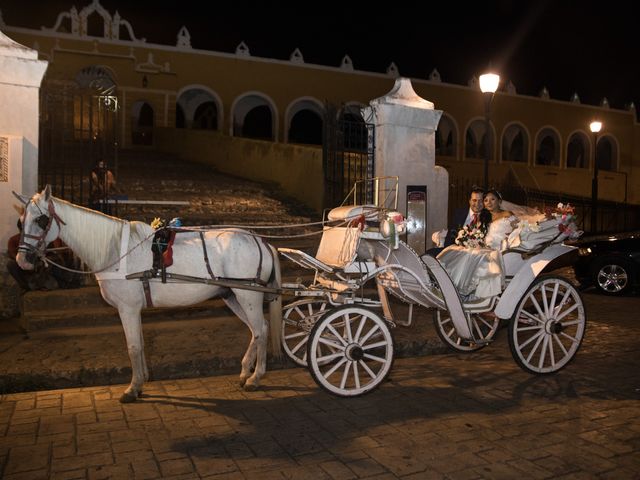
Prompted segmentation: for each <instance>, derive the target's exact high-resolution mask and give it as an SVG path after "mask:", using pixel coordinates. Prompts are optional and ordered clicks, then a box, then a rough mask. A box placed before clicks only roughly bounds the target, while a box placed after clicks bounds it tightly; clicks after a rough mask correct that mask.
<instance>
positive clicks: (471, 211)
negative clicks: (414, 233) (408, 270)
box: [425, 187, 484, 257]
mask: <svg viewBox="0 0 640 480" xmlns="http://www.w3.org/2000/svg"><path fill="white" fill-rule="evenodd" d="M483 208H484V190H483V189H482V188H480V187H472V189H471V195H470V196H469V208H458V209H456V210H455V211H454V212H453V227H449V229H445V230H442V231H440V232H436V233H434V235H433V237H432V238H433V240H434V243H438V244H439V245H442V246H438V247H434V248H430V249H429V250H427V251H426V253H425V255H431V256H432V257H435V256H437V255H438V254H439V253H440V252H441V251H442V250H444V249H445V248H446V247H448V246H449V245H452V244H453V243H454V242H455V240H456V236H457V235H458V231H459V230H460V228H461V227H463V226H465V225H469V224H475V223H476V222H477V221H478V220H479V218H480V212H481V211H482V209H483ZM436 237H438V238H437V240H438V241H437V242H436Z"/></svg>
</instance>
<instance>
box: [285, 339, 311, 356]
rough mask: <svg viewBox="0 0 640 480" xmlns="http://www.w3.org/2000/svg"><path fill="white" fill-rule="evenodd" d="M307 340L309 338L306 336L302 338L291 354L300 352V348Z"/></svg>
mask: <svg viewBox="0 0 640 480" xmlns="http://www.w3.org/2000/svg"><path fill="white" fill-rule="evenodd" d="M289 338H290V337H289ZM308 338H309V337H308V336H307V335H305V336H304V338H303V339H302V340H300V341H299V342H298V343H297V344H296V346H295V347H293V348H292V349H291V353H296V352H297V351H298V350H300V347H302V346H303V345H306V343H307V340H308Z"/></svg>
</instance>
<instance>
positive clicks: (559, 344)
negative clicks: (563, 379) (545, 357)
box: [553, 335, 569, 357]
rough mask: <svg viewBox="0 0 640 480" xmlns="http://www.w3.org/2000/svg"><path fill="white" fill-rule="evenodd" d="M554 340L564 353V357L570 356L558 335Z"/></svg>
mask: <svg viewBox="0 0 640 480" xmlns="http://www.w3.org/2000/svg"><path fill="white" fill-rule="evenodd" d="M553 339H554V340H555V341H556V343H557V344H558V346H559V347H560V348H561V349H562V353H564V356H565V357H566V356H567V355H569V352H568V351H567V349H566V348H564V345H563V344H562V342H561V341H560V339H559V338H558V336H557V335H554V336H553Z"/></svg>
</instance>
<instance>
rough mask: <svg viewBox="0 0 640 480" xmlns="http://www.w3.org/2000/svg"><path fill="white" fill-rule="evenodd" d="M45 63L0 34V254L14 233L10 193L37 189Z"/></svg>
mask: <svg viewBox="0 0 640 480" xmlns="http://www.w3.org/2000/svg"><path fill="white" fill-rule="evenodd" d="M47 65H48V62H46V61H42V60H38V52H37V51H36V50H32V49H30V48H27V47H25V46H23V45H20V44H19V43H17V42H14V41H13V40H11V39H10V38H9V37H7V36H6V35H5V34H4V33H2V32H0V255H4V253H5V252H6V251H7V240H8V239H9V237H10V236H12V235H13V234H15V233H17V228H16V221H17V219H18V208H19V206H20V204H19V202H18V201H17V200H16V199H15V197H13V195H12V194H11V191H12V190H15V191H16V192H18V193H24V194H26V195H32V194H33V193H35V191H36V189H37V188H38V128H39V120H40V119H39V108H40V103H39V94H40V84H41V82H42V78H43V76H44V72H45V71H46V69H47Z"/></svg>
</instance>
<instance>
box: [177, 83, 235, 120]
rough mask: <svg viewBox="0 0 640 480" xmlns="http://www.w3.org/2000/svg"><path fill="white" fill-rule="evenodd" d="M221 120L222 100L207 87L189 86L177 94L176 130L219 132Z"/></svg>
mask: <svg viewBox="0 0 640 480" xmlns="http://www.w3.org/2000/svg"><path fill="white" fill-rule="evenodd" d="M222 118H223V110H222V100H221V99H220V96H219V95H218V94H217V93H216V92H214V91H213V90H211V89H210V88H209V87H206V86H204V85H189V86H187V87H184V88H182V89H181V90H180V91H179V92H178V95H177V99H176V128H194V129H198V128H199V129H206V130H219V129H220V126H221V125H222Z"/></svg>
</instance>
